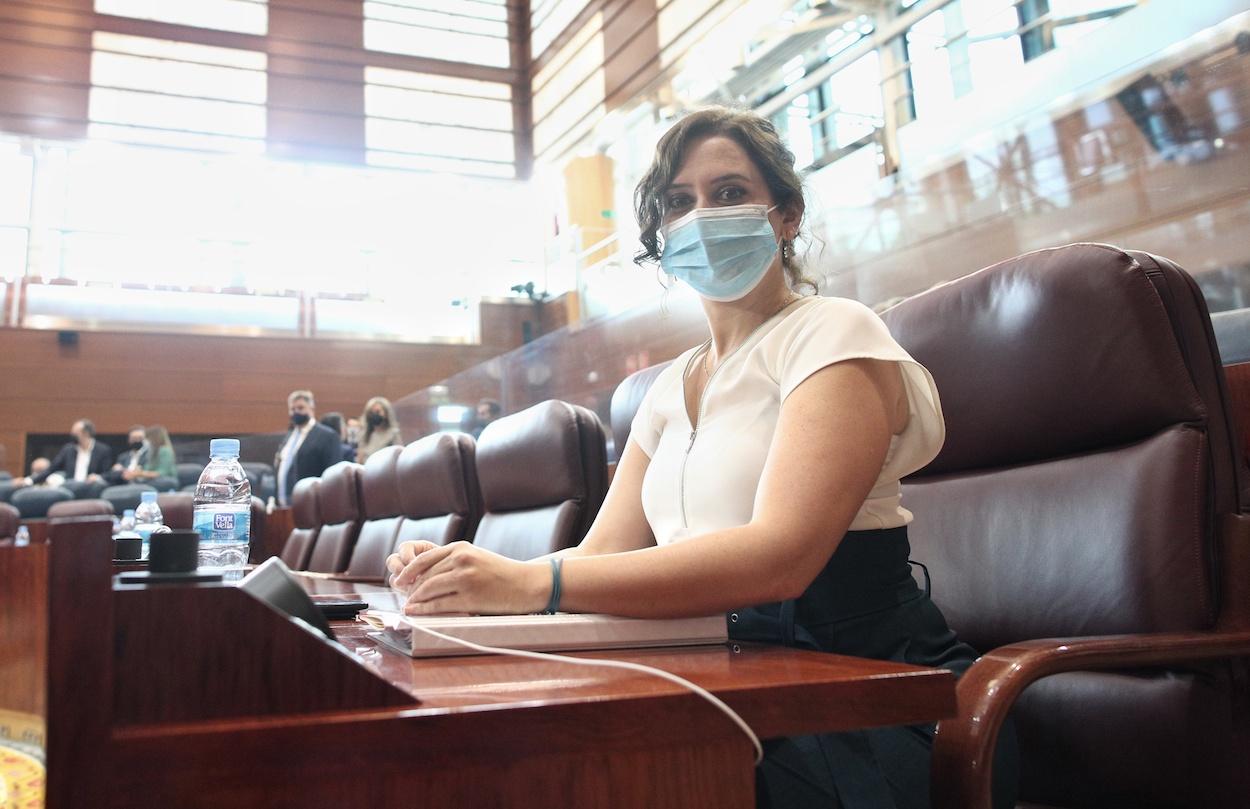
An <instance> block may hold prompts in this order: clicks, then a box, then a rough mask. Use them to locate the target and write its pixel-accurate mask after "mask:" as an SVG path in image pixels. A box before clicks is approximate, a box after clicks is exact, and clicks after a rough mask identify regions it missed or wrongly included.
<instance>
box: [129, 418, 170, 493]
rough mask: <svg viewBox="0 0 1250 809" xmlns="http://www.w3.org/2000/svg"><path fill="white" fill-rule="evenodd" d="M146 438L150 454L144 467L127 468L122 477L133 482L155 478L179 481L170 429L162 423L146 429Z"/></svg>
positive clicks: (145, 481)
mask: <svg viewBox="0 0 1250 809" xmlns="http://www.w3.org/2000/svg"><path fill="white" fill-rule="evenodd" d="M144 438H146V439H147V442H148V455H147V458H146V460H144V462H143V468H142V469H127V470H126V471H124V472H123V473H122V477H123V478H125V479H126V480H127V481H129V482H131V483H148V482H150V481H153V480H157V479H158V478H159V479H163V480H165V481H172V482H174V483H177V481H178V466H177V464H176V463H175V458H174V447H173V444H172V443H171V442H170V440H169V431H168V430H166V429H165V428H164V427H163V426H161V425H160V424H155V425H153V426H151V427H148V428H147V429H146V430H144Z"/></svg>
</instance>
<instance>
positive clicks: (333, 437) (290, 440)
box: [273, 390, 343, 506]
mask: <svg viewBox="0 0 1250 809" xmlns="http://www.w3.org/2000/svg"><path fill="white" fill-rule="evenodd" d="M286 407H287V413H288V415H289V416H290V420H291V421H290V425H291V430H290V432H288V433H287V435H286V438H285V439H284V440H283V441H282V446H281V448H279V450H278V454H277V455H276V456H275V457H274V459H273V466H274V469H276V470H278V505H282V506H289V505H290V504H291V490H292V489H294V488H295V483H296V481H299V480H302V479H304V478H315V477H320V476H321V473H322V472H324V471H326V470H327V469H329V468H330V467H331V466H333V465H334V464H336V463H338V462H339V461H341V460H342V459H343V444H342V441H341V439H340V438H339V436H338V434H337V433H335V432H334V431H333V430H331V429H330V428H329V427H326V426H325V425H324V424H318V423H317V421H316V418H315V416H316V400H314V399H313V395H312V391H308V390H297V391H293V392H292V393H291V395H290V396H288V397H286Z"/></svg>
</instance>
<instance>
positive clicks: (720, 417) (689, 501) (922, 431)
mask: <svg viewBox="0 0 1250 809" xmlns="http://www.w3.org/2000/svg"><path fill="white" fill-rule="evenodd" d="M698 350H699V347H698V346H696V347H695V348H692V349H690V350H689V351H686V352H685V353H683V354H682V355H681V356H679V357H678V358H677V359H676V360H674V361H673V363H672V364H671V365H670V366H669V367H668V368H665V369H664V371H663V372H661V374H660V375H659V376H658V377H657V378H656V380H655V383H654V384H653V385H652V386H651V390H650V391H648V392H647V395H646V397H645V398H644V399H643V401H642V404H641V405H640V406H639V408H638V413H637V415H636V416H635V417H634V421H633V425H632V426H631V428H630V429H631V432H630V437H631V438H633V439H634V441H636V442H637V443H638V445H639V446H640V447H641V448H642V450H643V451H644V452H645V453H647V455H648V456H649V457H650V458H651V463H650V466H648V468H647V472H646V476H645V477H644V479H643V484H642V505H643V510H644V512H645V513H646V516H647V521H648V522H649V523H650V524H651V530H652V532H653V533H654V534H655V539H656V542H657V543H659V544H661V545H663V544H666V543H668V542H673V541H676V540H679V539H684V538H686V537H690V536H697V535H699V534H705V533H708V532H710V531H716V530H721V529H725V528H732V527H734V526H739V525H745V524H746V523H748V522H750V521H751V516H752V514H753V513H754V511H755V506H756V498H757V496H758V489H759V482H760V476H761V474H762V473H763V471H764V462H765V460H766V459H767V456H768V450H769V447H770V445H771V444H772V440H773V433H774V432H775V431H776V429H777V417H778V416H779V414H780V412H781V403H782V402H784V401H785V400H786V397H787V396H789V395H790V392H791V391H793V390H794V389H795V388H797V387H798V386H799V385H800V384H801V383H802V382H803V380H805V379H807V378H808V377H809V376H811V375H812V374H814V373H816V372H817V371H819V370H820V369H821V368H825V367H827V366H829V365H833V364H834V363H837V362H842V361H843V360H849V359H865V358H866V359H875V360H886V361H891V362H898V363H899V364H900V367H901V369H902V376H903V384H904V387H905V388H906V391H907V408H908V413H909V418H908V421H907V426H906V427H905V428H904V430H903V432H901V433H899V434H898V435H895V436H893V438H892V439H891V441H890V447H889V451H888V452H887V454H886V458H885V463H884V465H883V466H882V468H881V474H880V475H878V477H877V482H876V484H875V485H874V486H873V488H872V491H871V492H870V493H869V495H868V499H867V500H865V501H864V504H863V505H862V506H861V507H860V509H859V512H858V513H857V514H856V515H855V519H854V520H853V521H852V522H851V530H852V531H863V530H869V529H873V528H896V527H898V526H901V525H906V524H907V523H909V522H911V519H912V515H911V513H910V512H909V511H907V509H905V508H903V507H902V505H901V499H902V491H901V486H900V485H899V479H900V478H902V477H903V476H905V475H907V474H910V473H911V472H914V471H916V470H917V469H920V468H921V467H922V466H924V465H925V464H927V463H928V462H929V461H931V460H933V458H934V457H935V456H936V455H937V453H938V450H939V449H940V448H941V446H942V441H943V440H944V438H945V435H946V429H945V425H944V423H943V421H942V406H941V403H940V402H939V400H938V393H937V388H936V386H934V384H933V377H931V376H930V375H929V372H928V371H926V370H925V369H924V367H923V366H921V365H920V364H919V363H918V362H916V361H915V360H914V359H912V358H911V356H909V355H908V354H907V352H906V351H904V350H903V348H902V346H900V345H899V344H898V343H896V342H895V341H894V338H893V337H891V336H890V333H889V331H888V330H887V329H886V327H885V324H884V323H883V322H882V321H881V319H880V318H879V317H877V316H876V315H875V314H874V313H873V312H872V310H871V309H869V308H867V307H866V306H864V305H863V304H861V303H859V302H857V301H853V300H848V299H845V298H822V297H815V296H813V297H808V298H803V299H802V300H800V301H797V302H795V303H793V304H791V305H790V306H789V307H787V308H786V309H784V310H782V312H780V313H779V314H777V315H774V316H773V317H772V319H770V320H769V321H767V322H765V323H764V324H763V325H762V326H760V327H759V328H758V329H757V330H756V331H755V332H754V333H752V334H751V335H750V336H749V337H748V338H747V339H746V341H745V342H743V344H742V345H741V346H740V347H739V348H738V349H737V350H736V351H734V352H732V353H731V354H729V355H728V356H727V357H725V359H724V360H723V361H722V362H721V364H720V365H718V366H717V367H716V369H715V370H714V371H713V372H712V376H711V378H710V379H709V380H708V382H707V385H706V390H705V391H704V393H703V399H702V401H701V402H700V404H699V414H700V415H699V418H698V425H699V426H698V430H697V431H695V430H693V429H692V428H691V424H690V417H689V415H688V414H687V412H686V402H685V396H684V387H683V382H682V379H683V374H684V371H685V370H686V368H687V366H688V365H689V363H690V361H691V358H692V357H694V355H695V354H696V353H697V352H698ZM830 463H836V460H832V459H831V460H830Z"/></svg>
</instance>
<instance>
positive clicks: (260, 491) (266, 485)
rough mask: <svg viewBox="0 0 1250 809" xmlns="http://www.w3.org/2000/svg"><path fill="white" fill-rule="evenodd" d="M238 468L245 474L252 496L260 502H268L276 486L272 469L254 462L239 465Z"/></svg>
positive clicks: (264, 464) (267, 465)
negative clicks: (241, 468)
mask: <svg viewBox="0 0 1250 809" xmlns="http://www.w3.org/2000/svg"><path fill="white" fill-rule="evenodd" d="M240 466H242V467H243V471H244V472H245V473H247V480H248V482H249V483H250V484H251V485H252V494H253V495H255V496H256V497H259V498H260V499H261V500H264V501H267V500H269V498H270V497H272V496H273V494H274V491H275V490H276V485H277V484H276V480H277V478H276V476H275V474H274V471H273V467H272V466H270V465H269V464H267V463H258V462H255V461H248V462H247V463H241V464H240Z"/></svg>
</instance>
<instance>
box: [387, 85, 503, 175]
mask: <svg viewBox="0 0 1250 809" xmlns="http://www.w3.org/2000/svg"><path fill="white" fill-rule="evenodd" d="M365 82H366V84H365V115H366V116H367V118H366V120H365V143H366V145H367V147H368V150H369V151H368V154H367V155H366V160H367V162H368V163H369V164H371V165H375V166H391V167H395V168H411V169H418V170H422V171H439V172H453V173H470V174H484V175H487V176H493V177H501V176H502V177H513V176H515V174H516V169H515V159H516V143H515V138H514V136H513V131H512V102H511V88H510V87H509V86H508V85H506V84H499V83H494V82H484V81H475V80H471V79H458V78H446V77H441V76H432V75H428V74H423V73H414V72H411V71H404V70H392V69H386V68H376V67H368V68H366V69H365Z"/></svg>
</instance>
